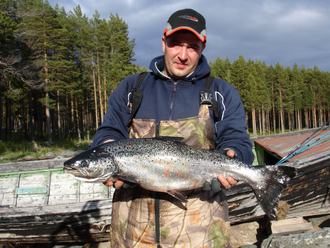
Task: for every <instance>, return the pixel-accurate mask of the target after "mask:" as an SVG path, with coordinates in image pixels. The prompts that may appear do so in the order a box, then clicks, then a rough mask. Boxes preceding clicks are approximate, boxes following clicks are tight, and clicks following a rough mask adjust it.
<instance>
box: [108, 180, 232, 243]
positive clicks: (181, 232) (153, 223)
mask: <svg viewBox="0 0 330 248" xmlns="http://www.w3.org/2000/svg"><path fill="white" fill-rule="evenodd" d="M185 193H186V194H187V195H188V202H187V203H184V202H181V201H178V200H176V199H174V198H173V197H172V196H170V195H167V194H165V193H155V192H151V191H147V190H145V189H142V188H140V187H138V186H136V187H135V188H133V189H123V188H122V189H120V190H116V192H115V195H114V201H113V213H112V222H111V231H110V241H111V244H112V247H113V248H115V247H139V248H142V247H143V248H151V247H154V248H156V247H163V248H165V247H182V248H183V247H184V248H190V247H191V248H192V247H196V248H197V247H203V248H207V247H217V248H219V247H230V244H229V228H230V223H229V220H228V206H227V201H226V196H225V194H224V193H223V192H222V191H220V192H219V193H214V192H212V191H204V190H202V189H201V190H194V191H188V192H185ZM155 198H159V216H157V215H156V212H157V210H156V207H155V205H156V200H155ZM157 218H158V220H157ZM157 221H158V225H157ZM157 226H158V229H159V230H158V231H159V237H157V232H156V229H157ZM157 239H158V240H159V243H158V244H157V242H156V241H157Z"/></svg>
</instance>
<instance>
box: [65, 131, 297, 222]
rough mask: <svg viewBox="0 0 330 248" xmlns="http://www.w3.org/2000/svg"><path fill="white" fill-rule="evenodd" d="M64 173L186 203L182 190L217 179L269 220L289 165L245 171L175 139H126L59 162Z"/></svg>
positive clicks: (241, 165)
mask: <svg viewBox="0 0 330 248" xmlns="http://www.w3.org/2000/svg"><path fill="white" fill-rule="evenodd" d="M64 170H65V171H66V172H67V173H70V174H71V175H72V176H73V177H74V178H75V179H77V180H81V181H85V182H101V183H105V182H107V181H110V180H111V181H116V180H118V179H121V180H124V181H127V182H132V183H136V184H138V185H139V186H140V187H142V188H145V189H147V190H151V191H158V192H165V193H167V194H170V195H172V196H173V197H174V198H176V199H179V200H180V201H186V195H185V194H184V191H186V190H193V189H198V188H202V187H203V186H204V184H205V182H209V183H211V180H212V178H215V177H217V176H218V175H219V174H223V175H224V176H225V177H228V176H232V177H233V178H234V179H236V180H238V181H243V182H245V183H247V184H248V185H249V186H250V187H251V188H252V190H253V192H254V194H255V196H256V198H257V200H258V203H259V205H260V206H261V208H262V209H263V211H264V212H265V214H267V215H268V216H269V217H270V218H272V219H275V218H276V215H275V213H276V206H277V204H278V201H279V199H280V196H281V191H282V189H284V188H285V187H286V186H287V184H288V182H289V180H290V179H291V178H292V177H294V176H295V168H294V166H292V163H284V164H282V165H279V166H277V165H265V166H251V165H248V164H245V163H242V162H241V161H239V160H238V159H232V158H229V157H227V156H226V155H224V154H222V153H219V152H217V151H209V150H205V149H201V148H196V147H191V146H188V145H185V144H184V143H183V142H182V139H181V138H170V137H165V138H164V137H161V138H153V139H126V140H120V141H114V142H109V143H105V144H102V145H99V146H96V147H94V148H91V149H89V150H86V151H84V152H82V153H80V154H78V155H77V156H75V157H73V158H71V159H69V160H68V161H66V162H65V163H64Z"/></svg>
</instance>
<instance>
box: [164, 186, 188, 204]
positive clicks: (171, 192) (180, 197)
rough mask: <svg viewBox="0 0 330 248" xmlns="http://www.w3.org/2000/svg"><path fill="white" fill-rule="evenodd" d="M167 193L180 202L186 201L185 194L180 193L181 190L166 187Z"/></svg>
mask: <svg viewBox="0 0 330 248" xmlns="http://www.w3.org/2000/svg"><path fill="white" fill-rule="evenodd" d="M165 192H166V193H167V194H169V195H171V196H173V197H174V198H176V199H178V200H180V201H182V202H188V201H187V196H186V195H185V194H184V193H182V192H179V191H176V190H173V189H168V190H166V191H165Z"/></svg>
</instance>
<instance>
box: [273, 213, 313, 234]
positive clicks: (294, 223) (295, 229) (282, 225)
mask: <svg viewBox="0 0 330 248" xmlns="http://www.w3.org/2000/svg"><path fill="white" fill-rule="evenodd" d="M311 229H313V224H312V223H310V222H307V221H306V220H304V218H302V217H298V218H292V219H286V220H279V221H271V232H272V234H290V233H299V232H305V231H308V230H311Z"/></svg>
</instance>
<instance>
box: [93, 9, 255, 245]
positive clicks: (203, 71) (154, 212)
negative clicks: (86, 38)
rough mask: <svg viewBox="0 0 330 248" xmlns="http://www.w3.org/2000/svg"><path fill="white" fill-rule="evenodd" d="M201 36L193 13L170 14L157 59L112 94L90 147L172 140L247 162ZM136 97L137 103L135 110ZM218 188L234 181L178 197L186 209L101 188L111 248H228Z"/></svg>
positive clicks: (225, 87)
mask: <svg viewBox="0 0 330 248" xmlns="http://www.w3.org/2000/svg"><path fill="white" fill-rule="evenodd" d="M206 37H207V36H206V23H205V19H204V17H203V16H202V15H201V14H199V13H198V12H196V11H195V10H192V9H182V10H179V11H176V12H175V13H173V14H172V15H171V16H170V18H169V19H168V22H167V23H166V26H165V31H164V33H163V37H162V49H163V53H164V54H163V55H162V56H159V57H156V58H154V59H153V60H152V61H151V63H150V70H151V71H150V72H149V73H147V74H146V75H145V78H144V79H143V80H142V83H141V85H140V86H137V87H136V84H137V81H138V78H139V74H134V75H130V76H128V77H127V78H125V79H124V80H123V81H122V82H121V83H120V84H119V85H118V87H117V88H116V89H115V90H114V91H113V93H112V94H111V95H110V97H109V102H108V104H109V105H108V109H107V112H106V114H105V116H104V122H103V124H102V125H101V126H100V127H99V128H98V130H97V132H96V134H95V137H94V145H100V144H102V143H105V142H111V141H114V140H121V139H127V138H153V137H158V136H175V137H182V138H183V142H185V143H186V144H188V145H191V146H196V147H200V148H204V149H209V150H219V151H220V152H223V153H225V154H226V155H227V156H229V157H231V158H234V157H235V158H237V159H239V160H241V161H243V162H245V163H246V164H251V163H252V161H253V153H252V144H251V142H250V139H249V135H248V134H247V132H246V129H247V125H246V121H245V112H244V108H243V105H242V101H241V98H240V96H239V93H238V92H237V90H236V89H235V88H234V87H233V86H232V85H231V84H229V83H227V82H225V81H223V80H220V79H217V78H214V79H213V78H211V77H210V67H209V65H208V62H207V60H206V58H205V57H204V55H203V54H202V52H203V50H204V49H205V47H206ZM207 81H209V82H210V83H208V84H210V85H209V86H207V85H206V84H207V83H206V82H207ZM133 88H136V89H135V90H133V91H132V89H133ZM137 91H141V92H142V93H138V94H137V93H136V92H137ZM137 95H139V96H140V98H142V101H141V102H140V103H139V106H137V104H136V98H137ZM134 108H135V109H136V108H137V111H135V110H134ZM220 183H221V185H222V186H223V187H225V188H230V187H231V186H232V185H235V184H236V183H237V181H236V180H235V179H234V178H232V177H227V178H224V177H223V175H218V178H214V179H212V183H211V185H210V184H208V183H205V187H204V189H199V190H192V191H189V192H185V194H186V195H187V196H188V198H187V202H186V203H185V202H181V201H179V200H177V199H175V198H173V197H172V196H170V195H168V194H165V193H160V192H153V191H148V190H145V189H143V188H141V187H139V186H132V185H130V184H128V183H124V182H123V181H120V180H119V181H117V182H112V181H109V182H107V183H106V185H107V186H111V185H113V186H114V187H115V188H116V191H115V194H114V199H113V207H112V209H113V212H112V221H111V231H110V241H111V244H112V247H183V246H184V247H186V248H188V247H230V243H229V227H230V223H229V217H228V206H227V200H226V196H225V194H224V192H223V191H221V190H220Z"/></svg>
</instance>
